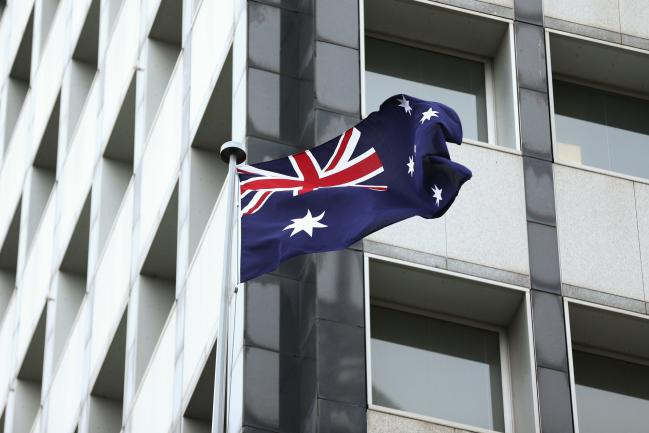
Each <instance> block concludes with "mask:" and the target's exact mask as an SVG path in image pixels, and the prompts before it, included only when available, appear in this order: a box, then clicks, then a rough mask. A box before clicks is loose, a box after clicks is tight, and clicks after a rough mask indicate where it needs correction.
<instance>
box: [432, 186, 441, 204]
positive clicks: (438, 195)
mask: <svg viewBox="0 0 649 433" xmlns="http://www.w3.org/2000/svg"><path fill="white" fill-rule="evenodd" d="M434 186H435V188H431V189H432V190H433V198H434V199H435V204H436V205H437V207H439V202H440V201H442V190H441V188H438V187H437V185H434Z"/></svg>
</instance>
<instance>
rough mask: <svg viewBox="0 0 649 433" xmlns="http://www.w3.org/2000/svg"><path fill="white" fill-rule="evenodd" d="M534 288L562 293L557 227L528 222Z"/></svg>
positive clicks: (531, 276) (531, 273)
mask: <svg viewBox="0 0 649 433" xmlns="http://www.w3.org/2000/svg"><path fill="white" fill-rule="evenodd" d="M527 237H528V245H529V255H530V279H531V284H532V289H536V290H542V291H545V292H550V293H555V294H557V295H560V294H561V274H560V267H559V247H558V245H557V229H556V228H555V227H552V226H547V225H545V224H539V223H535V222H533V221H528V222H527Z"/></svg>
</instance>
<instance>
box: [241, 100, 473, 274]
mask: <svg viewBox="0 0 649 433" xmlns="http://www.w3.org/2000/svg"><path fill="white" fill-rule="evenodd" d="M447 141H448V142H451V143H457V144H460V143H461V142H462V124H461V122H460V119H459V117H458V115H457V113H455V111H454V110H453V109H451V108H449V107H447V106H446V105H443V104H439V103H436V102H428V101H423V100H420V99H417V98H413V97H411V96H408V95H396V96H393V97H391V98H389V99H387V100H386V101H385V102H384V103H383V104H382V105H381V108H380V109H379V111H376V112H374V113H372V114H370V115H369V116H368V117H367V118H366V119H364V120H362V121H361V122H359V123H358V124H357V125H356V126H354V127H353V128H351V129H349V130H347V131H345V132H344V133H343V134H342V135H340V136H338V137H336V138H334V139H332V140H330V141H328V142H327V143H325V144H323V145H320V146H317V147H315V148H313V149H311V150H307V151H304V152H301V153H296V154H294V155H291V156H289V157H286V158H281V159H276V160H273V161H268V162H262V163H259V164H252V165H242V166H239V168H238V174H239V180H240V194H241V281H248V280H250V279H252V278H254V277H256V276H259V275H261V274H264V273H266V272H270V271H272V270H274V269H275V268H277V266H278V265H279V264H280V263H281V262H282V261H284V260H286V259H288V258H290V257H294V256H297V255H300V254H306V253H314V252H322V251H333V250H339V249H343V248H346V247H348V246H349V245H351V244H353V243H354V242H356V241H358V240H360V239H362V238H363V237H364V236H366V235H368V234H370V233H372V232H374V231H376V230H379V229H381V228H383V227H386V226H388V225H390V224H393V223H395V222H398V221H401V220H404V219H406V218H409V217H412V216H414V215H419V216H421V217H423V218H437V217H439V216H442V215H443V214H444V213H445V212H446V211H447V210H448V208H449V207H450V206H451V204H452V203H453V201H454V200H455V197H456V196H457V194H458V192H459V190H460V187H461V186H462V184H463V183H464V182H466V181H467V180H469V179H470V178H471V171H470V170H469V169H467V168H466V167H464V166H463V165H461V164H458V163H456V162H453V161H451V159H450V156H449V153H448V149H447V147H446V142H447Z"/></svg>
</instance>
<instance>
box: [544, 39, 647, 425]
mask: <svg viewBox="0 0 649 433" xmlns="http://www.w3.org/2000/svg"><path fill="white" fill-rule="evenodd" d="M552 35H559V36H566V37H569V38H572V39H577V40H582V41H586V42H591V43H595V44H599V45H605V46H610V47H614V48H616V49H620V50H626V51H632V52H636V53H641V54H643V55H646V56H649V51H647V50H642V49H640V48H635V47H629V46H627V45H621V44H616V43H614V42H608V41H602V40H600V39H594V38H589V37H587V36H582V35H577V34H574V33H567V32H563V31H561V30H554V29H546V30H545V57H546V59H547V61H546V67H547V77H548V93H549V100H550V130H551V140H552V155H553V156H554V162H555V163H557V164H560V165H565V166H567V167H572V168H578V169H582V170H586V171H591V172H593V173H599V174H605V175H607V176H613V177H618V178H621V179H627V180H632V181H634V182H640V183H645V184H649V178H644V177H638V176H633V175H630V174H625V173H622V172H619V171H613V170H606V169H603V168H598V167H593V166H590V165H586V164H577V163H575V162H571V161H565V160H562V159H561V158H560V157H559V142H558V140H557V128H556V122H555V112H554V84H553V78H554V74H553V73H552V53H551V51H550V50H551V45H550V38H551V36H552ZM557 80H559V81H566V82H569V83H573V84H578V85H581V86H585V87H592V88H593V89H598V90H603V91H606V92H612V93H617V94H620V95H625V96H632V97H634V98H636V99H645V100H649V98H648V97H644V96H643V95H636V94H633V93H632V92H629V91H625V90H620V89H616V88H614V87H613V86H606V85H605V84H604V85H602V84H599V83H591V82H589V81H587V80H580V79H578V78H574V77H565V76H563V75H561V74H557ZM573 404H574V402H573ZM575 433H578V432H577V431H575Z"/></svg>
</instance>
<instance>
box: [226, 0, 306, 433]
mask: <svg viewBox="0 0 649 433" xmlns="http://www.w3.org/2000/svg"><path fill="white" fill-rule="evenodd" d="M277 4H278V6H271V5H268V4H264V3H262V2H257V1H251V0H249V1H248V2H247V5H246V8H247V10H246V15H244V16H246V19H247V29H245V30H246V32H247V35H246V40H247V44H246V45H247V46H246V47H245V48H246V68H245V69H246V70H245V78H246V81H242V82H240V83H239V79H238V75H239V73H238V66H239V65H240V63H241V62H240V61H238V60H237V59H238V57H239V52H240V50H241V46H238V47H237V46H235V49H234V53H233V54H234V55H233V64H234V70H235V75H234V76H235V77H237V78H235V79H233V89H234V93H235V96H234V101H233V111H237V110H238V109H239V108H240V107H241V105H242V103H241V95H245V98H246V102H245V107H246V108H245V110H246V124H245V128H243V129H245V140H246V143H247V146H248V162H252V163H254V162H259V161H262V160H265V159H272V158H277V157H282V156H286V155H289V154H292V153H295V152H297V151H299V150H300V149H303V148H304V147H306V146H310V145H312V143H313V139H314V137H313V123H314V122H313V105H314V97H313V61H314V59H313V44H314V36H313V0H304V1H297V0H295V1H286V2H278V3H277ZM239 26H240V24H239ZM239 26H238V28H239ZM237 33H239V30H237ZM243 39H244V38H241V37H236V36H235V45H236V44H237V42H238V41H240V40H243ZM244 83H246V84H247V87H246V89H245V92H243V89H242V88H241V87H242V86H243V85H244ZM234 118H236V116H235V113H233V119H234ZM234 126H235V127H234V129H233V133H234V134H233V136H234V137H235V139H237V138H238V137H239V134H240V132H241V131H240V129H242V128H241V127H240V126H239V125H234ZM309 263H310V257H305V256H302V257H298V258H296V259H294V260H291V261H289V262H287V263H285V264H284V265H283V266H281V267H280V269H278V270H277V271H276V272H273V273H271V274H267V275H264V276H262V277H259V278H257V279H255V280H253V281H251V282H249V283H248V284H246V287H245V304H244V305H245V307H244V310H245V311H244V330H243V343H244V347H243V352H242V361H243V366H242V367H243V413H242V427H243V429H242V430H243V431H244V432H255V433H257V432H270V431H272V432H281V433H297V432H300V431H302V430H303V429H302V427H301V425H302V418H303V417H302V416H301V411H302V404H301V397H300V390H301V381H302V379H301V377H302V376H303V374H304V373H303V372H304V369H305V368H307V367H306V366H305V363H304V354H303V351H302V350H301V345H300V336H301V335H302V334H303V333H302V332H300V331H301V329H302V328H304V327H303V326H301V321H300V319H301V310H302V307H301V303H302V302H301V301H302V300H301V297H302V295H303V290H302V279H303V276H304V275H305V269H306V267H307V266H308V264H309ZM217 344H218V343H217ZM229 423H230V424H231V427H233V426H234V420H233V416H232V415H231V416H230V417H229Z"/></svg>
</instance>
